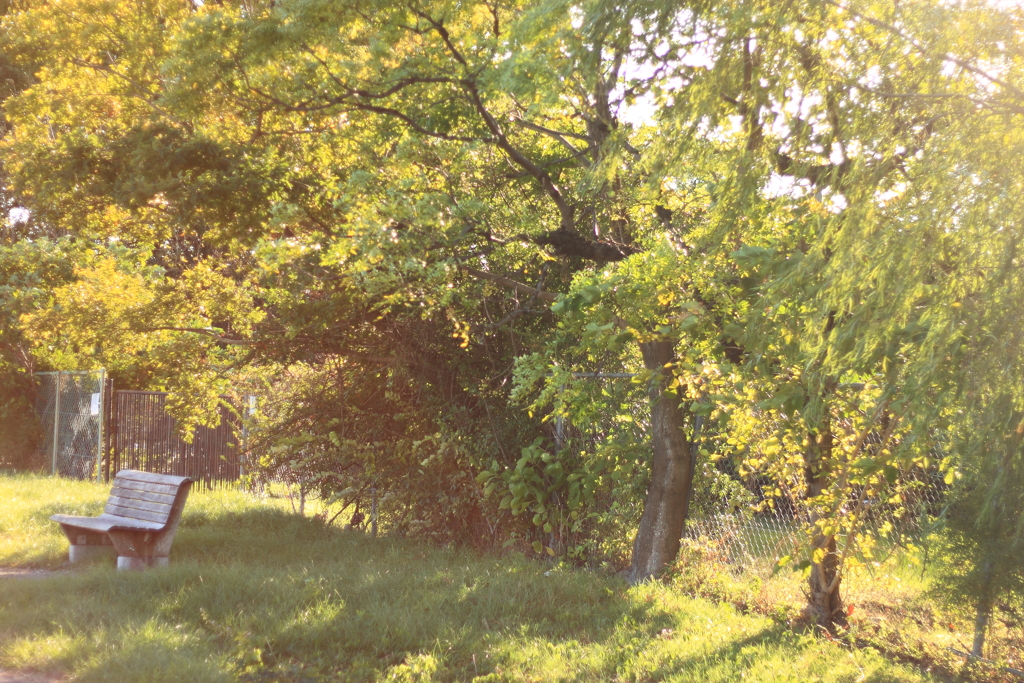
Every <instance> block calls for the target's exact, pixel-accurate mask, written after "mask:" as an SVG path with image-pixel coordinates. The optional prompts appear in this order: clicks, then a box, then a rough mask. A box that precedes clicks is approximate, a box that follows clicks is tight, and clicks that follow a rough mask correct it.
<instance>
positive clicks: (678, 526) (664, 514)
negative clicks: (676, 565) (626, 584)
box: [630, 341, 693, 583]
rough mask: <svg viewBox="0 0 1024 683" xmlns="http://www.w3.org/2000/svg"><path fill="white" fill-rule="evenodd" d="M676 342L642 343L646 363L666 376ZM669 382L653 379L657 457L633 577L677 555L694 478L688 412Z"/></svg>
mask: <svg viewBox="0 0 1024 683" xmlns="http://www.w3.org/2000/svg"><path fill="white" fill-rule="evenodd" d="M674 346H675V345H674V343H673V342H671V341H655V342H646V343H643V344H640V351H641V353H642V354H643V358H644V367H646V368H647V369H648V370H654V371H656V372H661V373H664V374H665V375H666V380H667V379H668V374H669V373H668V372H667V371H666V370H665V365H666V364H668V363H671V362H672V361H673V360H674V358H675V354H674V351H673V347H674ZM666 386H667V381H662V382H659V383H652V384H651V389H650V400H651V444H652V446H653V450H654V458H653V462H652V463H651V483H650V485H649V486H648V488H647V500H646V501H645V502H644V513H643V516H642V517H641V518H640V528H639V529H638V530H637V533H636V539H635V540H634V541H633V566H632V569H631V570H630V581H631V582H633V583H636V582H639V581H643V580H645V579H647V578H650V577H651V576H654V575H655V574H657V573H658V572H659V571H661V570H662V569H664V568H665V566H666V565H668V564H669V563H670V562H672V561H674V560H675V559H676V555H677V554H678V553H679V539H680V537H681V536H682V534H683V523H684V522H685V520H686V510H687V508H688V507H689V506H688V503H689V500H688V499H689V496H690V491H691V489H692V484H693V460H692V458H691V454H690V448H691V446H690V442H689V441H688V440H687V438H686V433H685V432H684V431H683V428H684V427H685V417H684V414H683V411H682V409H681V406H680V401H679V397H678V395H676V394H666V393H665V388H666Z"/></svg>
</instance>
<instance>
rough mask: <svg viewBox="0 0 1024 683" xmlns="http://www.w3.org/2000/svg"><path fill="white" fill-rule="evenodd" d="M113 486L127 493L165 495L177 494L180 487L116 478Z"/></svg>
mask: <svg viewBox="0 0 1024 683" xmlns="http://www.w3.org/2000/svg"><path fill="white" fill-rule="evenodd" d="M114 486H116V487H118V488H121V489H126V490H128V491H142V492H146V493H165V494H169V495H172V496H173V495H175V494H177V493H178V490H179V489H180V488H181V487H180V486H176V485H174V484H157V483H155V482H150V481H135V480H134V479H122V478H121V477H116V478H115V479H114Z"/></svg>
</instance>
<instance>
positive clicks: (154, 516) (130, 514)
mask: <svg viewBox="0 0 1024 683" xmlns="http://www.w3.org/2000/svg"><path fill="white" fill-rule="evenodd" d="M103 511H104V512H105V513H107V514H109V515H115V516H117V517H127V518H128V519H142V520H146V521H147V522H156V523H157V524H166V523H167V514H165V513H161V512H150V511H149V510H136V509H135V508H128V507H122V506H120V505H114V504H112V503H107V507H105V508H104V509H103Z"/></svg>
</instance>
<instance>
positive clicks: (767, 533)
mask: <svg viewBox="0 0 1024 683" xmlns="http://www.w3.org/2000/svg"><path fill="white" fill-rule="evenodd" d="M759 488H760V487H757V486H753V485H752V486H750V489H752V490H751V494H752V496H754V497H755V500H754V501H753V503H752V504H750V505H744V506H737V505H735V504H734V503H732V502H730V501H727V500H726V499H719V500H699V496H700V495H701V492H700V491H697V492H696V495H697V497H698V499H696V500H694V508H696V509H697V510H700V512H698V513H696V514H692V515H691V516H690V518H689V519H688V520H687V522H686V529H685V531H684V537H683V542H684V544H691V545H694V546H699V547H700V549H701V550H702V551H703V552H704V553H706V554H708V555H710V556H711V557H712V559H715V560H717V561H720V562H722V563H723V564H727V565H731V566H734V567H737V568H742V569H743V570H744V571H753V572H754V573H766V572H770V571H771V570H772V569H773V568H774V567H775V565H776V563H777V562H778V561H779V560H780V559H781V558H783V557H786V556H792V555H794V554H795V553H798V551H799V549H800V548H803V547H806V545H807V541H808V537H807V535H806V534H807V532H808V530H809V528H810V523H809V519H808V512H807V510H806V509H805V508H804V507H803V506H802V505H801V501H797V500H791V499H790V498H787V497H785V496H781V497H775V498H771V499H768V498H764V497H761V496H760V495H758V494H759V491H758V489H759ZM947 489H948V486H946V484H945V482H944V481H943V478H942V476H941V474H940V473H939V472H938V471H937V469H936V468H931V469H917V470H914V471H912V472H910V473H904V474H901V475H900V476H899V477H898V478H895V479H894V480H893V481H891V482H883V483H881V484H875V485H874V486H871V487H864V486H852V487H851V488H850V491H849V492H848V494H847V495H846V502H845V505H844V509H843V510H842V512H847V513H848V512H850V511H852V510H853V509H854V508H856V509H857V515H856V519H857V525H856V533H857V534H858V535H859V536H860V537H861V538H866V539H868V540H867V542H866V543H864V544H863V545H864V546H866V547H867V548H869V549H870V551H871V552H872V553H873V559H876V560H877V559H884V557H885V556H888V555H889V554H891V553H894V552H899V551H900V550H901V549H904V548H906V547H907V546H908V545H910V544H917V543H919V542H920V541H921V540H923V538H924V537H925V536H927V534H928V532H929V530H930V529H931V528H932V525H933V524H934V523H935V522H936V521H937V520H938V519H939V518H940V517H941V515H942V513H943V508H944V506H945V504H946V492H947ZM758 498H759V500H758Z"/></svg>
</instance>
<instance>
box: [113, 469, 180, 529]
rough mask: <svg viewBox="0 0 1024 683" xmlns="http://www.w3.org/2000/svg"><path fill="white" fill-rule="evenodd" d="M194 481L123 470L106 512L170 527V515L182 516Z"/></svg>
mask: <svg viewBox="0 0 1024 683" xmlns="http://www.w3.org/2000/svg"><path fill="white" fill-rule="evenodd" d="M191 484H192V480H191V479H189V478H188V477H175V476H172V475H169V474H152V473H150V472H139V471H138V470H121V471H120V472H118V473H117V475H116V476H115V477H114V488H113V489H111V491H110V498H108V499H107V506H106V507H105V508H104V509H103V512H105V513H107V514H108V515H117V516H118V517H126V518H128V519H137V520H144V521H146V522H155V523H157V524H167V522H168V520H170V518H171V515H172V514H173V513H175V512H178V513H179V514H180V512H181V508H182V507H183V506H184V504H185V501H184V497H185V496H187V495H188V489H189V486H190V485H191Z"/></svg>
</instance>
